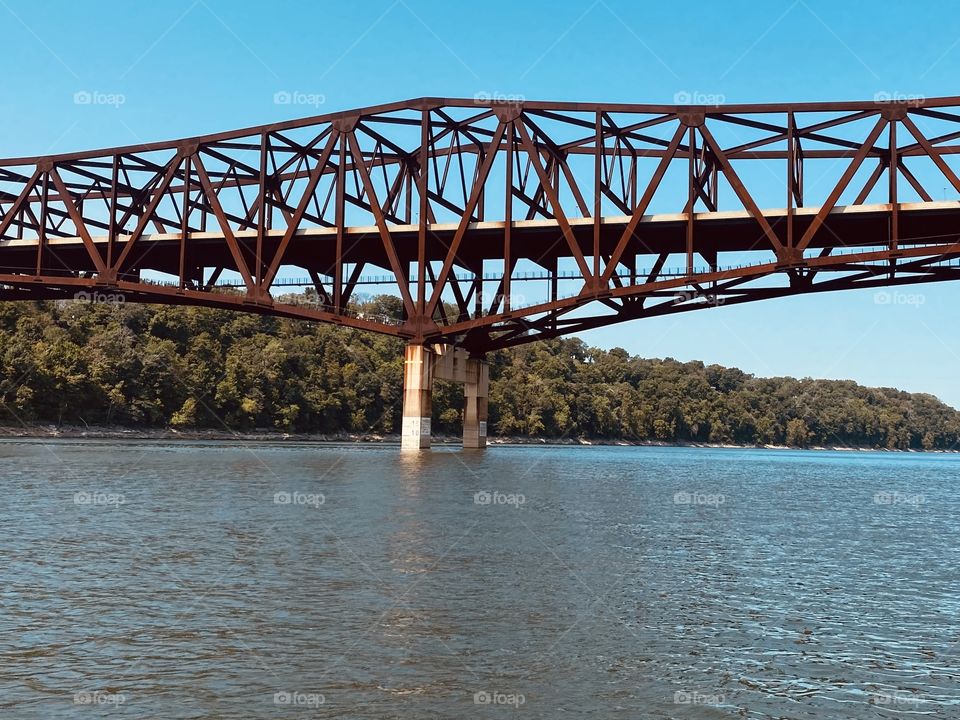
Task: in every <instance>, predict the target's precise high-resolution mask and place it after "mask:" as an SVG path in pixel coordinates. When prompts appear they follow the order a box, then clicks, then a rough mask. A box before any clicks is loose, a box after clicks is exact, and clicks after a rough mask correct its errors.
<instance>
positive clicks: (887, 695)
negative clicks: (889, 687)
mask: <svg viewBox="0 0 960 720" xmlns="http://www.w3.org/2000/svg"><path fill="white" fill-rule="evenodd" d="M869 702H870V703H871V704H873V705H881V706H883V707H888V708H911V707H916V706H917V705H919V704H920V702H921V700H920V698H918V697H916V696H914V695H907V694H905V693H902V692H899V691H894V692H882V693H874V694H872V695H870V698H869Z"/></svg>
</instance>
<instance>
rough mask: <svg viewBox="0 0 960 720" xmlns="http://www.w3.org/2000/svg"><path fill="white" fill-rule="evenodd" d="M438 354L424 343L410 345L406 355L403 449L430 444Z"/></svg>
mask: <svg viewBox="0 0 960 720" xmlns="http://www.w3.org/2000/svg"><path fill="white" fill-rule="evenodd" d="M434 362H435V361H434V354H433V352H431V351H430V350H429V349H428V348H426V347H425V346H423V345H413V344H410V345H407V348H406V350H405V352H404V358H403V427H402V428H401V434H400V448H401V449H402V450H426V449H428V448H429V447H430V415H431V412H432V410H433V366H434Z"/></svg>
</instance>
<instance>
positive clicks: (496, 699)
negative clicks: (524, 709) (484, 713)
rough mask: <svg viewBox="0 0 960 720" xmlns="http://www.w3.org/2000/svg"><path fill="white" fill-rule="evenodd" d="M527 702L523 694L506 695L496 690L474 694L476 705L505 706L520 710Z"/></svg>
mask: <svg viewBox="0 0 960 720" xmlns="http://www.w3.org/2000/svg"><path fill="white" fill-rule="evenodd" d="M525 702H527V698H526V697H524V695H523V693H504V692H498V691H496V690H492V691H490V690H481V691H479V692H475V693H474V694H473V704H474V705H504V706H507V707H513V708H518V707H520V706H521V705H523V704H524V703H525Z"/></svg>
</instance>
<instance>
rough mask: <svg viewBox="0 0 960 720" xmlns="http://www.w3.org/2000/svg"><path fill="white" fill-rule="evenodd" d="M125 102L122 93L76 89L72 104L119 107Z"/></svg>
mask: <svg viewBox="0 0 960 720" xmlns="http://www.w3.org/2000/svg"><path fill="white" fill-rule="evenodd" d="M126 102H127V96H126V95H124V94H123V93H107V92H100V91H99V90H78V91H77V92H75V93H74V94H73V104H74V105H106V106H108V107H113V108H119V107H120V106H121V105H123V104H124V103H126Z"/></svg>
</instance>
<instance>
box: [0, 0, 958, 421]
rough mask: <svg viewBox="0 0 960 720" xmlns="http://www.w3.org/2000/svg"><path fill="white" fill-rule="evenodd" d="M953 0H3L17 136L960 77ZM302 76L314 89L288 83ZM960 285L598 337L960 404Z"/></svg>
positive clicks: (720, 311)
mask: <svg viewBox="0 0 960 720" xmlns="http://www.w3.org/2000/svg"><path fill="white" fill-rule="evenodd" d="M944 7H945V6H944V5H943V4H942V3H932V2H925V1H924V0H918V1H917V2H913V3H901V2H888V1H880V0H872V1H871V2H865V1H862V0H848V1H845V2H843V3H837V2H836V1H835V0H830V1H822V0H794V1H786V0H767V1H766V2H753V1H750V2H747V1H743V0H740V1H738V0H732V1H729V2H723V3H716V2H684V3H644V2H636V1H635V0H583V1H577V2H573V1H568V0H553V1H552V2H524V3H520V2H516V0H512V1H511V0H488V1H487V2H485V3H483V4H473V3H470V4H467V3H463V4H461V3H451V2H449V1H445V2H439V1H437V2H428V1H426V0H383V1H381V0H371V1H368V2H364V3H346V2H323V1H318V2H309V3H307V2H304V3H293V2H282V1H277V2H271V3H269V4H264V3H252V2H236V1H235V2H217V1H216V0H168V1H167V2H164V3H157V4H153V5H149V6H148V5H146V4H133V3H127V2H123V3H121V2H100V3H76V2H60V1H53V2H47V3H36V2H34V0H0V29H2V31H3V36H4V51H5V57H6V67H7V72H6V73H5V77H4V82H3V84H2V86H0V118H2V120H0V157H16V156H24V155H37V154H47V153H56V152H66V151H71V150H85V149H92V148H96V147H104V146H113V145H121V144H128V143H138V142H144V141H156V140H167V139H173V138H178V137H187V136H192V135H198V134H204V133H210V132H217V131H222V130H230V129H234V128H239V127H246V126H251V125H257V124H262V123H269V122H274V121H277V120H281V119H286V118H294V117H300V116H307V115H315V114H319V113H325V112H334V111H338V110H345V109H350V108H354V107H362V106H365V105H372V104H379V103H384V102H390V101H395V100H402V99H407V98H414V97H420V96H447V97H468V98H469V97H474V96H476V95H478V94H489V95H506V96H512V95H516V96H521V97H525V98H527V99H531V100H567V101H603V102H636V103H640V102H656V103H673V102H674V101H675V98H678V97H683V96H685V95H686V96H698V95H700V96H703V95H712V96H717V97H718V98H719V99H720V100H721V101H724V102H729V103H741V102H742V103H746V102H751V103H754V102H787V101H827V100H872V99H874V98H875V97H876V96H877V95H878V94H886V95H887V96H910V97H913V96H926V97H935V96H944V95H953V94H958V88H957V85H956V75H957V72H956V71H957V68H958V64H960V15H958V14H956V13H950V12H945V11H944ZM288 97H295V98H297V102H290V103H284V102H283V101H282V99H284V98H288ZM278 98H279V99H280V101H278ZM891 298H892V301H891ZM884 300H886V302H885V301H884ZM958 300H960V284H953V283H945V284H927V285H920V286H912V287H911V286H904V287H901V288H898V290H897V291H896V294H894V295H892V296H890V295H887V296H886V297H885V298H884V297H878V296H877V293H876V292H875V291H872V290H864V291H856V292H844V293H833V294H822V295H817V296H798V297H792V298H784V299H779V300H770V301H763V302H759V303H753V304H746V305H741V306H737V307H721V308H716V309H711V310H706V311H697V312H692V313H683V314H680V315H676V316H672V317H670V316H668V317H664V318H656V319H649V320H642V321H636V322H633V323H628V324H625V325H617V326H613V327H611V328H606V329H601V330H596V331H592V332H589V333H587V334H585V335H584V336H583V337H584V340H585V341H586V342H588V343H590V344H592V345H597V346H600V347H613V346H620V347H623V348H625V349H626V350H627V351H629V352H631V353H634V354H639V355H642V356H645V357H673V358H677V359H680V360H702V361H704V362H706V363H720V364H724V365H729V366H736V367H740V368H742V369H743V370H745V371H747V372H751V373H755V374H758V375H765V376H776V375H793V376H799V377H822V378H844V379H847V378H849V379H853V380H857V381H858V382H861V383H864V384H867V385H879V386H892V387H899V388H902V389H904V390H909V391H916V392H930V393H933V394H935V395H937V396H939V397H940V398H942V399H943V400H944V401H946V402H948V403H949V404H951V405H953V406H954V407H960V382H958V380H957V372H956V368H957V367H958V365H960V334H958V333H957V332H956V329H955V317H956V310H957V307H958Z"/></svg>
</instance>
